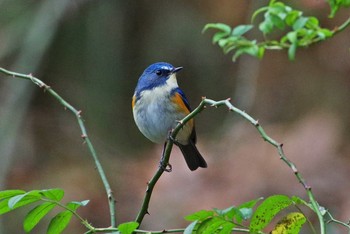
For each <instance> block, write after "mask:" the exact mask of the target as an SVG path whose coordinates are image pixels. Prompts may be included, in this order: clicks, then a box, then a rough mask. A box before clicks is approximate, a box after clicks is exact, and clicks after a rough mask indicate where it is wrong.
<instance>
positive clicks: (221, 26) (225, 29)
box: [202, 23, 231, 34]
mask: <svg viewBox="0 0 350 234" xmlns="http://www.w3.org/2000/svg"><path fill="white" fill-rule="evenodd" d="M208 29H217V30H219V31H222V32H226V33H227V34H230V33H231V27H230V26H229V25H227V24H223V23H212V24H206V25H205V26H204V28H203V30H202V33H204V32H206V31H207V30H208Z"/></svg>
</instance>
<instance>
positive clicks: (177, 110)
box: [132, 62, 207, 171]
mask: <svg viewBox="0 0 350 234" xmlns="http://www.w3.org/2000/svg"><path fill="white" fill-rule="evenodd" d="M181 69H182V67H176V68H175V67H174V66H173V65H171V64H169V63H164V62H159V63H154V64H152V65H150V66H149V67H147V68H146V70H145V71H144V72H143V73H142V75H141V77H140V78H139V80H138V83H137V86H136V89H135V93H134V96H133V98H132V109H133V114H134V119H135V122H136V125H137V127H138V128H139V130H140V131H141V132H142V134H143V135H145V137H147V138H148V139H149V140H151V141H153V142H155V143H158V144H162V143H164V149H165V146H166V141H167V139H168V137H169V136H170V135H169V133H170V132H171V130H172V129H174V128H175V126H176V125H177V123H178V121H179V120H181V119H183V118H184V117H185V116H186V115H188V114H189V113H190V112H191V109H190V106H189V104H188V101H187V99H186V97H185V94H184V92H183V91H182V90H181V89H180V88H179V86H178V84H177V80H176V73H177V72H179V71H180V70H181ZM174 143H175V144H176V145H177V146H178V147H179V148H180V150H181V152H182V154H183V155H184V157H185V160H186V163H187V166H188V167H189V169H190V170H191V171H193V170H196V169H197V168H198V167H203V168H205V167H207V163H206V162H205V160H204V158H203V157H202V155H201V154H200V153H199V151H198V149H197V147H196V145H195V144H196V131H195V127H194V120H193V119H191V120H189V121H188V122H187V123H186V124H185V125H184V126H183V127H182V129H181V130H180V131H179V133H178V134H177V136H176V139H174ZM163 154H164V150H163ZM161 165H162V162H161Z"/></svg>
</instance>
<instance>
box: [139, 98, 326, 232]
mask: <svg viewBox="0 0 350 234" xmlns="http://www.w3.org/2000/svg"><path fill="white" fill-rule="evenodd" d="M206 105H210V106H212V107H220V106H226V107H227V108H228V109H229V110H230V111H232V112H235V113H237V114H239V115H240V116H241V117H243V118H244V119H246V120H247V121H248V122H250V123H251V124H252V125H253V126H254V127H255V128H256V129H257V130H258V132H259V134H260V135H261V137H262V138H263V139H264V140H265V141H267V142H268V143H270V144H271V145H273V146H274V147H275V148H276V149H277V152H278V154H279V157H280V159H281V160H282V161H283V162H284V163H286V164H287V166H288V167H289V168H291V169H292V171H293V173H294V175H295V176H296V178H297V179H298V181H299V182H300V184H302V186H303V188H304V189H305V191H306V193H307V195H308V197H309V199H310V202H311V205H312V207H313V210H314V212H315V213H316V214H317V217H318V220H319V223H320V231H321V233H325V223H324V219H323V216H322V214H321V211H320V206H319V205H318V203H317V202H316V200H315V197H314V194H313V193H312V191H311V187H310V186H309V185H307V184H306V182H305V179H304V178H303V177H302V175H301V174H300V172H299V171H298V169H297V167H296V166H295V164H294V163H292V162H291V161H290V160H289V159H288V158H287V157H286V156H285V154H284V152H283V144H281V143H278V142H277V141H276V140H274V139H273V138H271V137H270V136H268V135H267V134H266V132H265V130H264V129H263V128H262V127H261V125H260V124H259V122H258V121H257V120H255V119H254V118H253V117H251V116H250V115H249V114H247V113H246V112H244V111H242V110H240V109H238V108H237V107H235V106H233V105H232V104H231V102H230V99H226V100H221V101H214V100H211V99H207V98H203V100H202V102H201V103H200V104H199V105H198V107H197V108H196V109H194V110H193V111H192V112H191V113H190V114H189V115H187V116H186V117H185V118H184V119H183V120H181V121H179V123H178V124H177V126H176V127H175V129H174V130H173V132H172V134H171V137H172V139H175V138H176V135H177V133H178V132H179V131H180V129H181V128H182V127H183V126H184V124H186V123H187V122H188V121H189V120H190V119H192V118H194V117H195V116H196V115H197V114H199V113H200V112H201V111H202V110H204V109H205V106H206ZM172 146H173V142H172V141H171V140H168V142H167V147H166V150H165V153H164V163H165V164H167V163H168V162H169V157H170V152H171V149H172ZM163 171H164V169H162V168H159V169H158V170H157V172H156V173H155V175H154V176H153V178H152V179H151V180H150V182H149V183H148V187H147V190H146V195H145V198H144V200H143V203H142V207H141V210H140V212H139V214H138V215H137V218H136V222H138V223H139V224H141V222H142V220H143V218H144V216H145V215H146V214H147V213H148V206H149V202H150V199H151V196H152V191H153V188H154V186H155V184H156V183H157V181H158V179H159V178H160V176H161V175H162V173H163Z"/></svg>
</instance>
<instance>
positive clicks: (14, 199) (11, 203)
mask: <svg viewBox="0 0 350 234" xmlns="http://www.w3.org/2000/svg"><path fill="white" fill-rule="evenodd" d="M25 197H27V198H32V199H34V200H36V201H38V200H40V198H41V197H42V196H41V195H40V193H39V191H38V190H33V191H30V192H27V193H25V194H20V195H16V196H14V197H11V198H10V200H9V201H8V206H9V208H10V209H14V208H15V206H16V204H17V203H18V202H20V201H21V200H22V199H23V198H25ZM16 208H17V207H16Z"/></svg>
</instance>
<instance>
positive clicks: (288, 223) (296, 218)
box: [271, 212, 306, 234]
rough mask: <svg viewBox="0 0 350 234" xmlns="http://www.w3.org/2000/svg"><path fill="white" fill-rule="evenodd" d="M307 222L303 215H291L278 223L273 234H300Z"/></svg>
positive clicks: (297, 213) (295, 213)
mask: <svg viewBox="0 0 350 234" xmlns="http://www.w3.org/2000/svg"><path fill="white" fill-rule="evenodd" d="M305 221H306V218H305V216H304V215H303V214H302V213H299V212H294V213H290V214H288V215H287V216H285V217H284V218H283V219H282V220H281V221H279V222H278V223H277V225H276V226H275V228H274V229H273V230H272V231H271V234H298V233H299V232H300V229H301V227H302V226H303V224H304V223H305Z"/></svg>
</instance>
